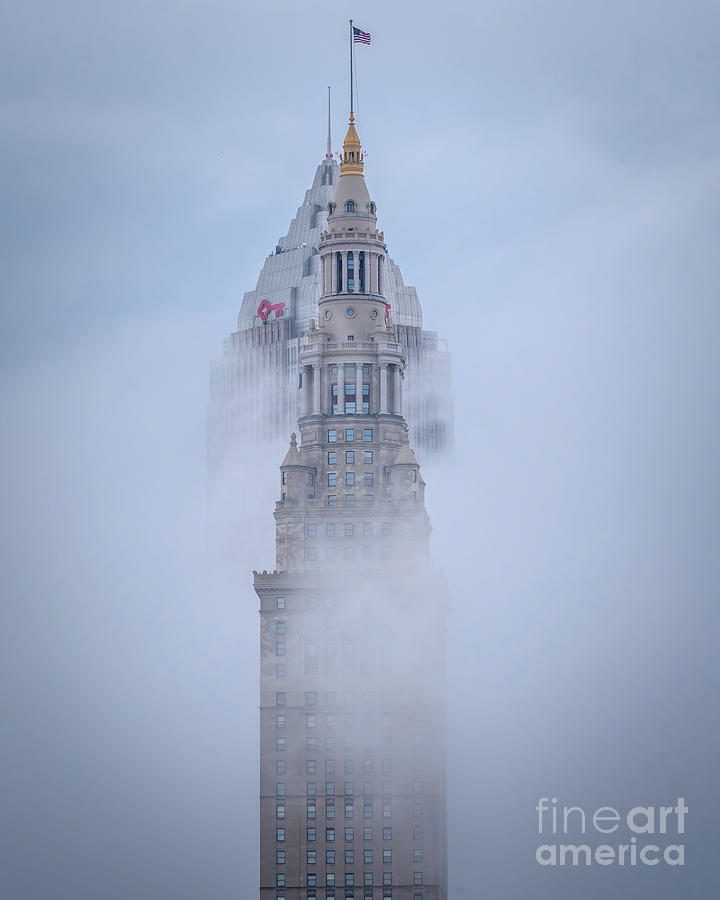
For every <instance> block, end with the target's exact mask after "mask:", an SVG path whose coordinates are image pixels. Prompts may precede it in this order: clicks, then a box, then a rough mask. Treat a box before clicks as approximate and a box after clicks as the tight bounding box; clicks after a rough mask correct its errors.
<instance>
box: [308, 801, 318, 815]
mask: <svg viewBox="0 0 720 900" xmlns="http://www.w3.org/2000/svg"><path fill="white" fill-rule="evenodd" d="M307 817H308V819H316V818H317V806H316V805H315V804H314V803H308V805H307Z"/></svg>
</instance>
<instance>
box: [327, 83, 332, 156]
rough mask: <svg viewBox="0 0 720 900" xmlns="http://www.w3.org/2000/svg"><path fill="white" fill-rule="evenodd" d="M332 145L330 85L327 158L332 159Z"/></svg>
mask: <svg viewBox="0 0 720 900" xmlns="http://www.w3.org/2000/svg"><path fill="white" fill-rule="evenodd" d="M331 146H332V145H331V143H330V85H328V138H327V158H328V159H330V157H331V156H332V149H331Z"/></svg>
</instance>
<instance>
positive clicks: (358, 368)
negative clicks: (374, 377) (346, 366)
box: [355, 363, 363, 414]
mask: <svg viewBox="0 0 720 900" xmlns="http://www.w3.org/2000/svg"><path fill="white" fill-rule="evenodd" d="M362 370H363V367H362V363H357V364H356V365H355V412H356V413H358V414H359V413H361V412H362V402H363V395H362V382H363V374H362Z"/></svg>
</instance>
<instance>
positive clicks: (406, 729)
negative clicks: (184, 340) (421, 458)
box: [254, 113, 447, 900]
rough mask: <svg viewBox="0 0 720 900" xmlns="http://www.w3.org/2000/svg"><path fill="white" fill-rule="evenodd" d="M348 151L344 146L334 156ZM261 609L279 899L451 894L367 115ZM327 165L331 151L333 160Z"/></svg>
mask: <svg viewBox="0 0 720 900" xmlns="http://www.w3.org/2000/svg"><path fill="white" fill-rule="evenodd" d="M331 165H332V166H334V163H333V164H331ZM340 168H341V175H340V178H339V179H338V185H337V191H336V192H335V193H334V199H333V200H330V201H328V205H329V208H328V214H327V227H326V228H325V230H323V231H322V233H321V234H320V236H319V239H318V253H317V260H316V262H315V267H316V270H317V272H318V278H319V289H320V298H319V302H318V308H317V315H318V319H317V321H316V320H315V319H314V318H312V317H311V318H310V319H309V321H308V324H307V333H306V335H305V337H304V339H303V340H301V341H300V347H299V351H298V365H299V370H300V388H301V389H300V404H301V405H300V416H299V419H298V430H299V432H300V444H299V445H298V441H297V438H296V435H295V434H293V435H292V437H291V441H290V447H289V449H288V451H287V454H286V456H285V458H284V460H283V461H282V464H281V466H280V473H281V479H280V480H281V484H280V499H279V500H278V502H277V503H276V508H275V513H274V515H275V522H276V569H275V571H273V572H270V573H268V572H262V573H259V572H256V573H255V582H254V585H255V590H256V592H257V594H258V597H259V599H260V616H261V678H260V708H261V713H260V716H261V764H260V793H261V796H260V896H261V900H301V898H302V900H349V898H352V900H389V898H392V900H445V898H446V897H447V871H446V868H447V867H446V845H445V840H446V838H445V819H446V811H445V747H444V742H445V729H444V616H445V607H446V591H445V588H444V586H443V583H442V581H441V579H439V578H438V576H436V575H435V574H434V573H433V571H432V569H431V567H430V564H429V559H428V543H429V536H430V524H429V520H428V516H427V512H426V509H425V503H424V490H425V483H424V481H423V478H422V475H421V470H420V466H419V463H418V460H417V459H416V457H415V454H414V452H413V449H412V447H411V445H410V441H409V431H408V425H407V422H406V419H405V417H404V415H403V409H404V401H403V392H404V383H405V373H406V368H407V359H408V350H407V345H406V344H405V343H403V342H402V341H401V340H399V334H400V328H399V326H398V325H397V324H396V322H395V321H394V318H393V314H392V312H393V311H392V304H391V305H390V309H388V301H387V295H386V293H385V291H386V289H387V287H388V282H387V278H388V272H389V271H391V269H390V268H389V267H388V265H387V256H386V253H387V248H386V244H385V241H384V235H383V233H382V232H379V231H378V230H377V216H376V207H375V203H374V201H373V200H371V198H370V195H369V193H368V190H367V186H366V184H365V178H364V163H363V155H362V148H361V144H360V140H359V138H358V135H357V132H356V129H355V125H354V121H353V116H352V113H351V116H350V124H349V127H348V131H347V135H346V137H345V141H344V145H343V155H342V162H341V166H340ZM328 170H330V171H331V170H332V169H331V168H330V165H329V166H328Z"/></svg>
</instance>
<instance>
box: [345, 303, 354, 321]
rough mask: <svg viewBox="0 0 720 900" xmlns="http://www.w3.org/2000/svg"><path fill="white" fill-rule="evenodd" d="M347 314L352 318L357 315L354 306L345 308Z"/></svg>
mask: <svg viewBox="0 0 720 900" xmlns="http://www.w3.org/2000/svg"><path fill="white" fill-rule="evenodd" d="M345 315H346V316H347V317H348V319H352V317H353V316H354V315H355V310H354V309H353V308H352V306H348V308H347V309H346V310H345Z"/></svg>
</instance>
